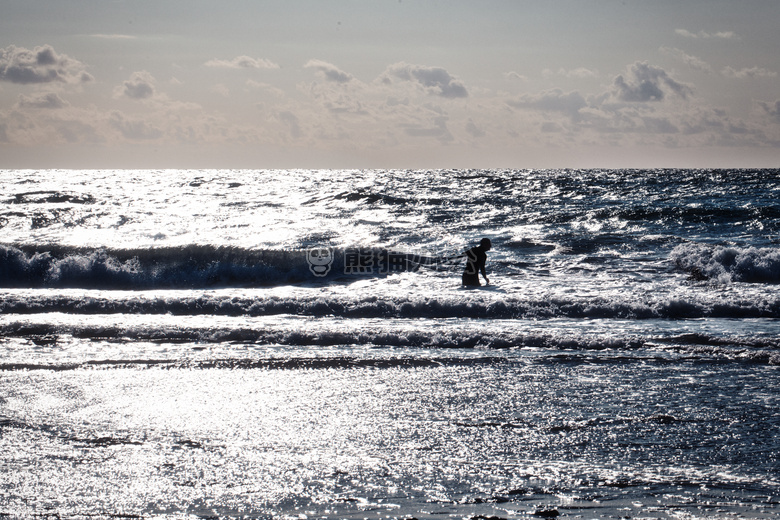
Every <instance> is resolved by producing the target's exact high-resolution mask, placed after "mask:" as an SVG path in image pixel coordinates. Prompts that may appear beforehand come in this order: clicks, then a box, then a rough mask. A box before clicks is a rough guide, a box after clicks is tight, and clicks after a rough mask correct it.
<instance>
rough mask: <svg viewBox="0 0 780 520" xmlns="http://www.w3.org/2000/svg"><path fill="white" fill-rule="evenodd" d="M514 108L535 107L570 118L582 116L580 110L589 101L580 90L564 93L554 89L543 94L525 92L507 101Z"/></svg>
mask: <svg viewBox="0 0 780 520" xmlns="http://www.w3.org/2000/svg"><path fill="white" fill-rule="evenodd" d="M507 104H508V105H509V106H511V107H514V108H524V109H535V110H542V111H544V112H561V113H563V114H565V115H567V116H569V117H570V118H572V119H574V120H577V119H579V118H580V110H581V109H583V108H585V107H586V106H588V102H587V101H585V98H584V97H583V96H582V94H580V93H579V92H569V93H568V94H567V93H564V92H563V91H562V90H561V89H553V90H550V91H547V92H542V93H541V94H536V95H531V94H525V95H523V96H520V97H519V98H517V99H513V100H510V101H507Z"/></svg>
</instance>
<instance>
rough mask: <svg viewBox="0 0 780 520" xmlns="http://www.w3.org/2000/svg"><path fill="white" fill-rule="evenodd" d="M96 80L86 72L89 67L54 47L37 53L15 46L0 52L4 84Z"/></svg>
mask: <svg viewBox="0 0 780 520" xmlns="http://www.w3.org/2000/svg"><path fill="white" fill-rule="evenodd" d="M93 79H94V78H93V77H92V75H91V74H89V73H88V72H87V71H86V65H84V64H83V63H81V62H80V61H78V60H74V59H72V58H69V57H68V56H66V55H64V54H57V52H56V51H55V50H54V48H53V47H52V46H51V45H43V46H41V47H35V48H34V49H33V50H29V49H25V48H24V47H16V46H14V45H11V46H9V47H6V48H5V49H0V81H10V82H11V83H19V84H22V85H32V84H39V83H57V82H58V83H69V84H80V83H87V82H90V81H92V80H93Z"/></svg>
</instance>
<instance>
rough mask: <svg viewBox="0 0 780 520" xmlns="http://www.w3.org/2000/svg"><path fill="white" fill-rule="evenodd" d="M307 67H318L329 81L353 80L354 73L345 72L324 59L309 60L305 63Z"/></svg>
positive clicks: (347, 81) (343, 81)
mask: <svg viewBox="0 0 780 520" xmlns="http://www.w3.org/2000/svg"><path fill="white" fill-rule="evenodd" d="M304 67H305V68H307V69H311V68H313V69H317V70H318V71H319V72H320V74H322V75H323V76H325V79H327V80H328V81H333V82H335V83H349V82H350V81H352V79H353V78H352V75H351V74H349V73H347V72H344V71H343V70H341V69H339V68H338V67H336V66H335V65H333V64H332V63H328V62H327V61H322V60H309V61H308V62H306V64H305V65H304Z"/></svg>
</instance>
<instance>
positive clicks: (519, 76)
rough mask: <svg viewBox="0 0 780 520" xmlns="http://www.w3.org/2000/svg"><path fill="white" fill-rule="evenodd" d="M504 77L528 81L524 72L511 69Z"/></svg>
mask: <svg viewBox="0 0 780 520" xmlns="http://www.w3.org/2000/svg"><path fill="white" fill-rule="evenodd" d="M504 77H505V78H506V79H513V80H519V81H528V78H527V77H525V76H523V75H522V74H518V73H517V72H515V71H513V70H512V71H509V72H506V73H504Z"/></svg>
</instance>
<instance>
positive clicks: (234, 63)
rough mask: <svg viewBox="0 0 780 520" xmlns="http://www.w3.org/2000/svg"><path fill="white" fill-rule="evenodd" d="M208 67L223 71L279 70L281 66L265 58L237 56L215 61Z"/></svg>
mask: <svg viewBox="0 0 780 520" xmlns="http://www.w3.org/2000/svg"><path fill="white" fill-rule="evenodd" d="M204 65H206V66H207V67H216V68H223V69H278V68H279V65H278V64H276V63H274V62H272V61H271V60H268V59H265V58H251V57H249V56H237V57H235V58H233V59H232V60H219V59H213V60H209V61H207V62H206V63H204Z"/></svg>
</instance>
